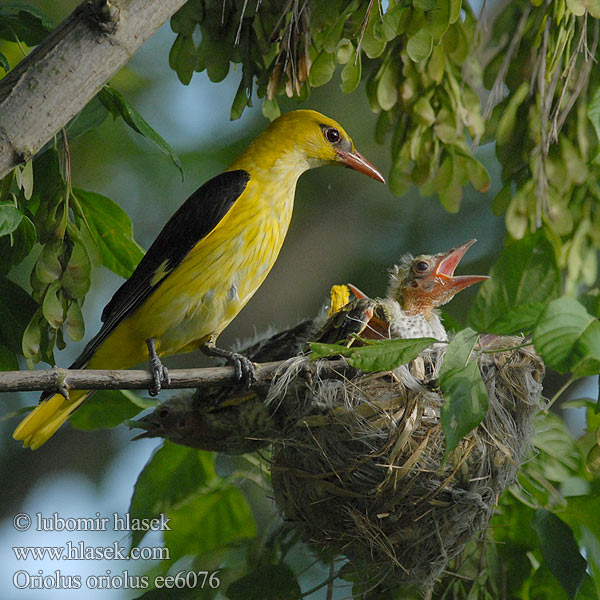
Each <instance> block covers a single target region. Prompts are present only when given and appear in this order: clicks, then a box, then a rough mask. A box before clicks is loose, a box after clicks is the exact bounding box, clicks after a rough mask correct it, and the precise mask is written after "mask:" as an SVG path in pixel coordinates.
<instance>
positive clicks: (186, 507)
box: [164, 482, 256, 562]
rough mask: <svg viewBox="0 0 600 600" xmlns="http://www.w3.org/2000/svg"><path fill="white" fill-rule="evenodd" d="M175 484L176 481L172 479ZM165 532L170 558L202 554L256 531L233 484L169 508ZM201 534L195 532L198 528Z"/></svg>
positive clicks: (245, 503) (248, 536)
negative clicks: (168, 528) (168, 518)
mask: <svg viewBox="0 0 600 600" xmlns="http://www.w3.org/2000/svg"><path fill="white" fill-rule="evenodd" d="M175 485H178V483H177V482H175ZM169 517H170V519H171V520H170V522H169V527H170V528H171V529H170V530H168V531H165V532H164V540H165V546H166V547H167V548H168V549H169V553H170V561H171V562H175V561H177V560H178V559H180V558H182V557H183V556H186V555H193V554H203V553H205V552H209V551H212V550H215V549H217V548H222V547H224V546H228V545H230V544H233V543H235V542H238V541H239V540H240V539H242V538H252V537H254V536H255V535H256V524H255V522H254V518H253V517H252V512H251V511H250V507H249V506H248V503H247V502H246V499H245V498H244V496H243V495H242V493H241V492H240V491H239V490H238V489H237V488H235V487H234V486H232V485H222V486H219V487H218V488H217V489H216V490H213V491H210V492H208V493H204V494H198V495H195V496H194V497H191V498H189V499H188V500H186V501H185V502H184V503H182V504H179V505H178V506H177V507H176V508H174V509H172V510H170V511H169ZM200 531H201V532H202V535H198V532H200Z"/></svg>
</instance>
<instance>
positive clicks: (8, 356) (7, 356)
mask: <svg viewBox="0 0 600 600" xmlns="http://www.w3.org/2000/svg"><path fill="white" fill-rule="evenodd" d="M18 370H19V361H18V360H17V355H16V354H15V353H14V352H13V351H12V350H10V349H9V348H7V347H6V346H5V345H4V344H0V371H18Z"/></svg>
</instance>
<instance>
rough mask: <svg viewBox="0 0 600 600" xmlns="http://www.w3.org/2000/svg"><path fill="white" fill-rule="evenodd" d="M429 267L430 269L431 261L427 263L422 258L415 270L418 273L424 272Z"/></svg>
mask: <svg viewBox="0 0 600 600" xmlns="http://www.w3.org/2000/svg"><path fill="white" fill-rule="evenodd" d="M427 269H429V263H426V262H425V261H424V260H420V261H419V262H418V263H416V264H415V271H417V273H424V272H425V271H427Z"/></svg>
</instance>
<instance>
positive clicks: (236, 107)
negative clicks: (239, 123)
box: [229, 77, 252, 121]
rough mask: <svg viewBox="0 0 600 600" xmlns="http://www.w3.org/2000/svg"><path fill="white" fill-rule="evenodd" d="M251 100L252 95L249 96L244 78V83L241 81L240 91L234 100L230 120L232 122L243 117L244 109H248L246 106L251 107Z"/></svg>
mask: <svg viewBox="0 0 600 600" xmlns="http://www.w3.org/2000/svg"><path fill="white" fill-rule="evenodd" d="M251 99H252V98H251V94H249V90H248V88H247V86H246V81H245V78H244V77H242V81H240V85H239V87H238V91H237V93H236V95H235V98H234V99H233V104H232V105H231V112H230V113H229V119H230V120H231V121H235V120H236V119H239V118H240V117H241V116H242V113H243V112H244V108H246V106H250V102H251Z"/></svg>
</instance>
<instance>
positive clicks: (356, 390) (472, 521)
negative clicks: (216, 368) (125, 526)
mask: <svg viewBox="0 0 600 600" xmlns="http://www.w3.org/2000/svg"><path fill="white" fill-rule="evenodd" d="M522 341H523V340H522V339H521V338H506V337H497V336H486V337H484V339H483V340H482V345H486V349H494V348H496V349H498V348H506V347H514V346H516V345H518V344H520V343H522ZM442 353H443V349H434V350H430V351H428V352H427V353H426V354H425V355H424V357H419V358H418V359H417V361H416V362H415V363H413V364H412V365H411V366H410V367H407V366H403V367H400V368H399V369H396V370H395V371H394V372H386V373H375V374H369V375H364V374H360V373H359V374H357V375H356V376H354V377H349V378H348V377H345V376H341V377H339V378H335V379H332V378H323V377H321V376H319V370H318V366H317V367H316V370H315V371H313V372H314V375H313V377H312V378H307V377H306V373H305V370H306V369H308V368H309V367H308V364H307V363H308V359H307V358H295V359H292V360H290V361H288V362H287V363H285V365H284V368H283V369H282V370H281V371H280V374H279V376H278V378H276V380H275V381H274V383H273V385H272V386H271V391H270V397H269V399H270V401H271V403H272V406H273V410H274V411H275V414H276V415H277V417H278V420H279V421H280V422H285V421H287V422H290V420H289V419H285V418H283V419H282V415H281V412H283V413H285V412H286V407H293V409H292V410H293V413H294V418H293V419H292V421H293V425H292V426H290V427H288V428H287V429H286V431H285V434H284V437H283V439H280V440H277V441H275V442H274V443H273V455H272V469H271V472H272V484H273V493H274V497H275V501H276V503H277V505H278V507H279V508H280V510H281V512H282V514H283V517H284V519H286V520H287V521H288V522H290V523H291V524H293V525H294V526H295V527H296V528H297V529H298V530H299V531H300V532H301V534H302V537H303V539H304V541H306V542H308V543H310V544H312V545H313V546H315V547H316V548H317V549H319V550H320V551H321V552H324V553H325V554H327V555H331V556H335V555H345V556H346V557H348V558H349V559H350V563H351V566H352V567H353V568H354V569H355V570H356V572H357V573H358V574H360V576H362V577H363V578H365V579H368V580H369V582H372V583H374V584H380V583H381V582H383V581H385V582H386V584H389V585H392V584H393V585H397V584H403V585H416V586H418V587H420V588H423V589H424V588H428V587H431V586H432V585H433V582H434V581H435V579H436V578H437V577H438V576H439V575H440V573H441V572H442V570H443V569H444V568H445V566H446V565H447V563H448V561H449V560H450V559H451V558H452V557H454V556H456V555H457V554H458V553H459V552H460V551H461V549H462V548H463V547H464V545H465V543H466V542H467V541H468V540H470V539H471V538H473V536H475V535H477V534H478V533H479V532H481V531H482V530H483V529H484V528H485V526H486V524H487V523H488V521H489V519H490V517H491V515H492V512H493V509H494V506H495V504H496V502H497V500H498V497H499V495H500V494H501V493H502V492H503V491H504V489H505V488H506V487H507V486H508V485H509V484H511V483H512V482H513V481H514V480H515V478H516V473H517V470H518V468H519V466H520V465H521V463H522V461H523V460H524V458H525V457H526V455H527V452H528V450H529V448H530V442H531V437H532V421H533V417H534V416H535V414H536V412H537V411H538V410H539V409H540V407H541V391H542V386H541V381H542V377H543V372H544V367H543V363H542V362H541V359H540V358H539V357H538V356H537V355H536V354H535V352H534V351H533V349H532V348H531V347H524V348H520V349H518V350H513V351H504V352H499V353H489V354H487V353H486V354H480V355H479V358H478V364H479V368H480V371H481V374H482V376H483V380H484V382H485V385H486V388H487V391H488V395H489V410H488V412H487V416H486V417H485V419H484V420H483V422H482V423H481V424H480V425H479V426H478V427H477V428H476V429H475V430H474V431H472V432H471V433H470V434H469V435H467V436H466V437H465V438H463V440H462V441H461V443H460V445H459V447H458V448H457V449H456V450H455V451H454V452H452V453H451V454H450V455H449V457H448V459H447V460H446V462H445V463H444V461H443V459H444V452H445V438H444V434H443V431H442V428H441V424H440V409H441V407H442V404H443V402H444V398H443V397H442V396H441V395H440V392H439V390H437V389H436V388H435V376H436V373H437V371H438V369H439V365H440V364H441V358H442V356H441V355H442ZM320 362H323V361H320ZM317 365H318V363H317ZM313 369H314V365H313ZM300 374H302V375H300ZM299 410H300V412H302V415H301V416H300V417H299V418H298V411H299Z"/></svg>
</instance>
